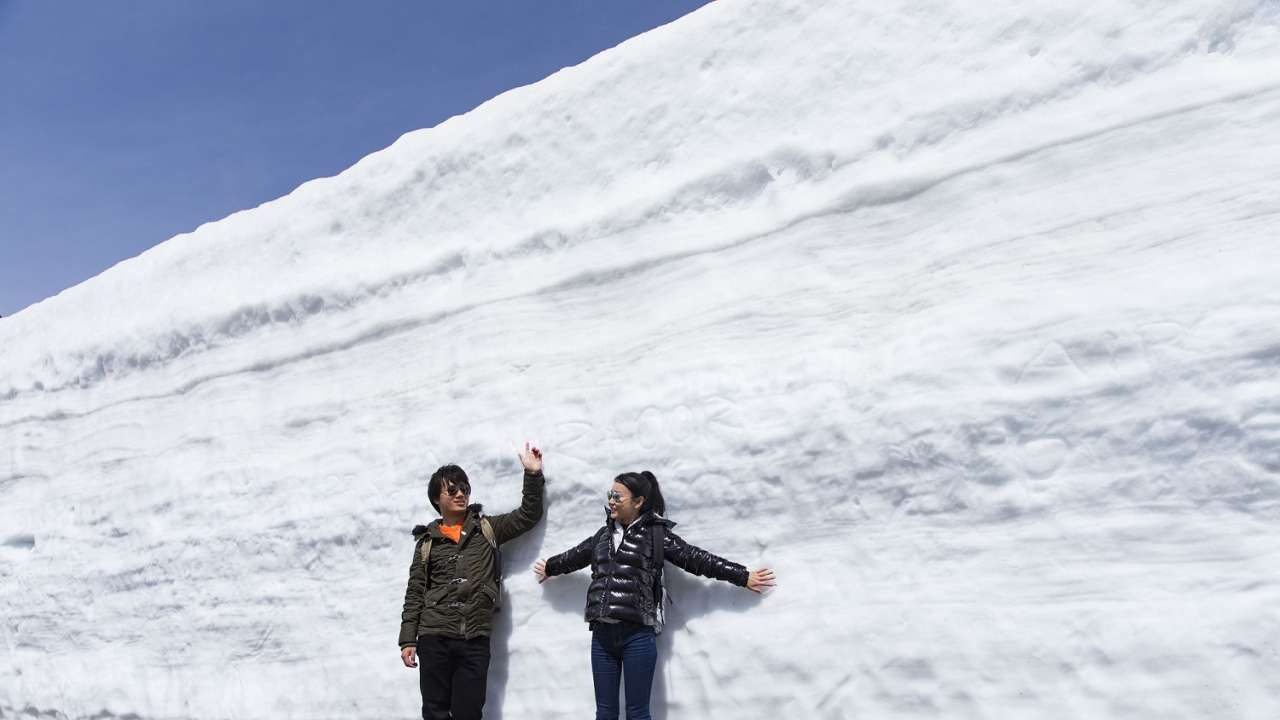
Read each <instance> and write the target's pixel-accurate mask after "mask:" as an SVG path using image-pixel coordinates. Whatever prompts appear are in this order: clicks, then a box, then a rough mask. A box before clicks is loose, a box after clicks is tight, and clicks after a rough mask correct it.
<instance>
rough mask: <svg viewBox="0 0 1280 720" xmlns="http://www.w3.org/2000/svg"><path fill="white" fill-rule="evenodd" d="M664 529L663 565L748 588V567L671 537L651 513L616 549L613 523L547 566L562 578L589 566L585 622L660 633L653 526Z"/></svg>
mask: <svg viewBox="0 0 1280 720" xmlns="http://www.w3.org/2000/svg"><path fill="white" fill-rule="evenodd" d="M654 525H662V526H664V527H663V529H662V537H663V550H662V554H663V559H664V560H665V561H667V562H670V563H672V564H673V565H675V566H676V567H678V568H680V569H681V570H684V571H685V572H689V573H693V574H694V575H701V576H703V577H709V578H714V579H716V580H725V581H727V582H731V583H733V584H734V585H739V586H743V587H745V586H746V584H747V576H748V572H747V569H746V568H745V567H743V566H742V565H739V564H738V563H735V562H730V561H728V560H725V559H724V558H722V557H717V556H715V555H712V554H711V553H709V552H707V551H706V550H703V549H702V548H699V547H695V546H693V545H690V544H688V543H686V542H685V541H684V540H682V539H680V536H679V535H676V534H675V533H674V532H672V531H671V528H672V527H674V526H675V523H674V522H671V521H670V520H667V519H666V518H663V517H661V516H659V515H655V514H654V513H652V512H647V513H645V514H643V515H641V516H640V517H639V518H637V519H636V521H635V522H633V523H631V526H630V527H628V528H627V529H626V532H624V533H623V534H622V542H620V543H619V544H618V549H617V550H616V551H615V550H614V549H613V529H614V524H613V520H609V521H608V522H607V523H606V524H605V526H604V527H602V528H600V529H599V530H598V531H596V534H594V535H592V536H591V537H589V538H587V539H586V540H583V541H582V542H581V543H579V544H578V546H577V547H575V548H573V549H572V550H569V551H568V552H563V553H560V554H559V555H556V556H555V557H553V558H551V559H550V560H547V575H548V576H552V575H564V574H565V573H571V572H573V571H575V570H581V569H582V568H584V567H586V566H587V564H588V563H590V565H591V586H590V587H589V588H587V611H586V620H587V622H592V621H595V620H600V619H602V618H612V619H614V620H622V621H625V622H633V623H639V624H642V625H650V626H653V627H655V628H657V629H658V630H661V629H662V621H661V617H660V613H659V612H658V609H657V603H656V602H655V601H654V588H655V586H656V584H657V582H661V580H662V568H660V567H659V568H655V567H654V562H653V550H654V547H653V545H654V541H653V526H654Z"/></svg>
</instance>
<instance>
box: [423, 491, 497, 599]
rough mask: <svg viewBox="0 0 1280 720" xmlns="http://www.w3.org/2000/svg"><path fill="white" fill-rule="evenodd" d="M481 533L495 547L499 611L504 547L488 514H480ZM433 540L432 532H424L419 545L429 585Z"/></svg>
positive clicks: (494, 580) (494, 574) (494, 578)
mask: <svg viewBox="0 0 1280 720" xmlns="http://www.w3.org/2000/svg"><path fill="white" fill-rule="evenodd" d="M480 534H481V535H483V536H484V539H485V541H486V542H488V543H489V547H490V548H492V549H493V576H494V577H493V583H494V585H496V586H497V590H498V596H497V597H496V598H494V601H493V609H494V610H495V611H497V610H499V609H501V608H502V548H501V547H500V546H499V545H498V538H497V536H496V535H494V533H493V524H492V523H490V522H489V518H488V516H485V515H481V516H480ZM432 541H433V538H432V537H431V534H430V533H425V532H424V533H423V540H422V544H421V545H419V546H418V547H419V550H418V554H419V555H420V556H421V557H422V566H423V568H424V569H425V573H426V581H427V586H428V587H430V585H431V543H432Z"/></svg>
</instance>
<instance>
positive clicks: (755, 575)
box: [662, 530, 774, 592]
mask: <svg viewBox="0 0 1280 720" xmlns="http://www.w3.org/2000/svg"><path fill="white" fill-rule="evenodd" d="M664 538H665V539H664V540H663V548H662V553H663V555H664V556H665V558H666V559H667V560H670V561H671V563H672V564H673V565H675V566H676V567H678V568H680V569H681V570H684V571H685V572H687V573H692V574H694V575H701V576H702V577H709V578H713V579H715V580H724V581H725V582H731V583H733V584H734V585H737V586H739V587H744V588H747V589H748V590H751V591H753V592H761V591H763V590H764V589H765V588H767V587H770V586H772V585H773V584H774V576H773V571H772V570H770V569H768V568H761V569H759V570H752V571H748V570H747V568H746V566H745V565H739V564H738V563H736V562H733V561H730V560H725V559H724V558H722V557H720V556H719V555H715V554H713V553H709V552H707V551H706V550H703V549H702V548H700V547H698V546H696V545H690V544H689V543H687V542H685V541H684V539H683V538H681V537H680V536H679V535H676V534H675V533H673V532H671V531H670V530H667V532H666V534H665V535H664Z"/></svg>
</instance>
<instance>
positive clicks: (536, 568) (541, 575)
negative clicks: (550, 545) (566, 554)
mask: <svg viewBox="0 0 1280 720" xmlns="http://www.w3.org/2000/svg"><path fill="white" fill-rule="evenodd" d="M533 576H534V577H536V578H538V583H539V584H541V583H544V582H546V581H547V561H546V560H539V561H538V562H536V563H534V564H533Z"/></svg>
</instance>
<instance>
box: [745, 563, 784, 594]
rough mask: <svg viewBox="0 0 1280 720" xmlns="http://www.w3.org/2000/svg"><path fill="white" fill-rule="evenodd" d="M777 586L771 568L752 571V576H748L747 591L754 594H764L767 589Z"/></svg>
mask: <svg viewBox="0 0 1280 720" xmlns="http://www.w3.org/2000/svg"><path fill="white" fill-rule="evenodd" d="M777 584H778V583H777V581H776V580H775V579H774V577H773V571H772V570H770V569H769V568H760V569H759V570H752V571H751V574H750V575H748V576H747V589H748V590H750V591H751V592H754V593H761V592H764V591H765V589H766V588H771V587H773V586H774V585H777Z"/></svg>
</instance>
